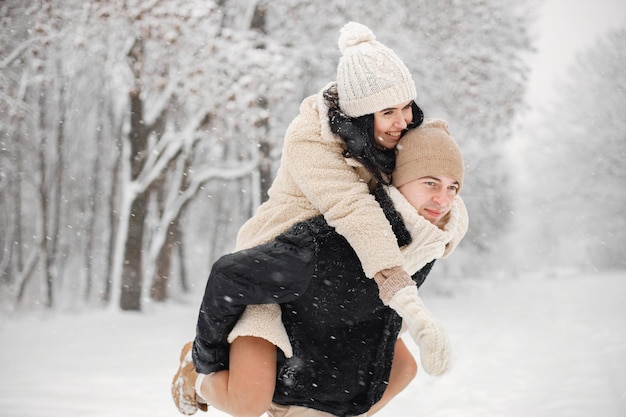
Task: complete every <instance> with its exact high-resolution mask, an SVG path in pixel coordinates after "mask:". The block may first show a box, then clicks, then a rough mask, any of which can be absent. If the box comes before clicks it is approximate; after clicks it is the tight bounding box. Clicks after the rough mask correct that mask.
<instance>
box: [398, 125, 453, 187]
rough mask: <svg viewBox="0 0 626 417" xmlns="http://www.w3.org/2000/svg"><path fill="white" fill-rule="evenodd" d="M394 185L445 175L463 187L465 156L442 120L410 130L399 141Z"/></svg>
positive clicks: (399, 185)
mask: <svg viewBox="0 0 626 417" xmlns="http://www.w3.org/2000/svg"><path fill="white" fill-rule="evenodd" d="M396 149H397V150H398V154H397V156H396V168H395V170H394V172H393V175H392V184H393V185H394V186H395V187H396V188H398V187H401V186H402V185H404V184H406V183H407V182H411V181H414V180H416V179H418V178H422V177H426V176H428V175H443V176H446V177H450V178H452V179H455V180H457V181H458V182H459V190H460V189H461V186H462V185H463V175H464V173H465V167H464V163H463V155H462V154H461V150H460V149H459V146H458V145H457V144H456V142H455V141H454V138H452V136H451V135H450V131H449V130H448V123H446V121H445V120H441V119H428V120H425V121H424V123H423V124H422V125H421V126H419V127H416V128H415V129H411V130H409V131H408V132H407V133H406V134H405V135H404V136H403V137H402V139H400V141H399V142H398V147H397V148H396Z"/></svg>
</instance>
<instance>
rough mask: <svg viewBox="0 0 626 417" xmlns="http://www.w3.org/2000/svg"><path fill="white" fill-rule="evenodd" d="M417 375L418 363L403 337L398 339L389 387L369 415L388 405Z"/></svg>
mask: <svg viewBox="0 0 626 417" xmlns="http://www.w3.org/2000/svg"><path fill="white" fill-rule="evenodd" d="M415 375H417V363H416V362H415V359H414V358H413V355H411V352H409V349H408V348H407V347H406V345H405V344H404V342H403V341H402V339H398V341H397V342H396V348H395V351H394V356H393V364H392V365H391V374H390V375H389V385H387V389H386V390H385V393H384V394H383V396H382V398H381V399H380V401H378V402H377V403H376V404H374V405H373V406H372V408H370V410H369V411H368V412H367V415H368V416H371V415H374V413H376V412H377V411H379V410H380V409H381V408H383V407H384V406H385V405H387V404H388V403H389V401H391V399H392V398H393V397H395V396H396V395H398V394H399V393H400V392H401V391H402V390H404V389H405V388H406V387H407V386H408V385H409V383H410V382H411V381H412V380H413V378H415Z"/></svg>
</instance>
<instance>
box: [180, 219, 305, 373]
mask: <svg viewBox="0 0 626 417" xmlns="http://www.w3.org/2000/svg"><path fill="white" fill-rule="evenodd" d="M314 257H315V247H314V243H313V238H312V237H311V236H310V234H309V233H308V232H307V231H306V230H305V231H299V232H294V233H291V232H290V233H284V234H282V235H280V236H279V237H277V238H276V239H275V240H274V241H272V242H269V243H267V244H264V245H260V246H256V247H253V248H250V249H246V250H242V251H239V252H234V253H231V254H228V255H225V256H222V257H221V258H220V259H218V260H217V261H216V262H215V263H214V264H213V268H212V269H211V274H210V276H209V279H208V280H207V284H206V288H205V291H204V297H203V299H202V304H201V306H200V311H199V314H198V322H197V326H196V339H195V342H194V347H193V351H192V354H193V361H194V364H195V366H196V370H197V371H198V372H200V373H204V374H209V373H212V372H216V371H221V370H224V369H227V368H228V343H227V341H226V338H227V336H228V334H229V333H230V332H231V330H232V329H233V327H234V326H235V323H236V322H237V320H238V319H239V317H240V316H241V314H242V313H243V311H244V309H245V308H246V306H247V305H252V304H280V303H286V302H289V301H293V300H295V299H296V298H298V297H299V296H300V295H301V294H303V293H304V292H305V291H306V289H307V288H308V286H309V284H310V282H311V278H312V276H313V274H314V267H315V264H314Z"/></svg>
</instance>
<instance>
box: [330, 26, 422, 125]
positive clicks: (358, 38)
mask: <svg viewBox="0 0 626 417" xmlns="http://www.w3.org/2000/svg"><path fill="white" fill-rule="evenodd" d="M375 39H376V36H374V33H373V32H372V31H371V30H370V29H369V28H368V27H367V26H363V25H361V24H359V23H355V22H350V23H348V24H346V25H345V26H344V27H343V28H342V29H341V31H340V34H339V41H338V45H339V50H340V51H341V53H342V56H341V58H340V59H339V65H338V66H337V93H338V95H339V107H340V108H341V111H342V112H343V113H344V114H345V115H346V116H349V117H358V116H363V115H365V114H370V113H375V112H377V111H380V110H383V109H386V108H388V107H392V106H395V105H397V104H400V103H403V102H405V101H409V100H415V97H416V95H417V93H416V91H415V83H414V82H413V78H412V77H411V73H410V72H409V69H408V68H407V67H406V65H404V62H402V60H400V58H398V56H397V55H396V54H395V53H394V52H393V51H392V50H391V49H389V48H387V47H386V46H385V45H383V44H382V43H380V42H378V41H376V40H375Z"/></svg>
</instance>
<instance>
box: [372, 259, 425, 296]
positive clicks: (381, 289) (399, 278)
mask: <svg viewBox="0 0 626 417" xmlns="http://www.w3.org/2000/svg"><path fill="white" fill-rule="evenodd" d="M374 281H376V284H378V296H379V297H380V299H381V300H382V302H383V304H384V305H389V301H390V300H391V297H393V295H394V294H395V293H396V292H397V291H398V290H400V289H402V288H404V287H408V286H410V285H415V281H413V280H412V279H411V277H410V276H409V274H407V273H406V271H405V270H404V269H402V268H401V267H399V266H394V267H393V268H389V269H383V270H382V271H380V272H377V273H376V274H375V275H374Z"/></svg>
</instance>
